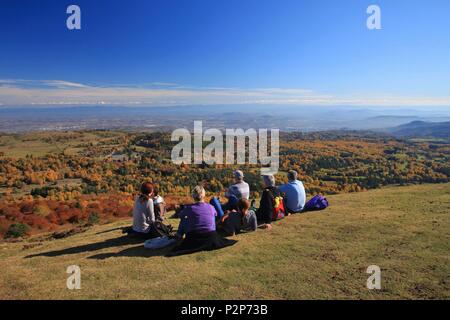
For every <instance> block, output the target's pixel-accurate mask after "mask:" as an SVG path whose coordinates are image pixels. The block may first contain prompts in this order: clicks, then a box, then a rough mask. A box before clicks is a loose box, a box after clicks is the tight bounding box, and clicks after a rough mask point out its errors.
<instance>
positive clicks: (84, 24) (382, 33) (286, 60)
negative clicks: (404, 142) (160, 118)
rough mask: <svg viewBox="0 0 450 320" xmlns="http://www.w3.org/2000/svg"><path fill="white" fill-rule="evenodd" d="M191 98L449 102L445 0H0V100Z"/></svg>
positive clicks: (448, 4)
mask: <svg viewBox="0 0 450 320" xmlns="http://www.w3.org/2000/svg"><path fill="white" fill-rule="evenodd" d="M72 4H75V5H78V6H79V7H80V9H81V30H69V29H68V28H67V27H66V19H67V18H68V17H69V14H67V13H66V9H67V7H68V6H69V5H72ZM372 4H376V5H378V6H379V7H380V9H381V26H382V29H381V30H369V29H368V28H367V26H366V20H367V18H368V17H369V14H367V12H366V10H367V8H368V6H369V5H372ZM193 104H195V105H215V104H248V105H258V104H283V105H312V106H313V105H355V106H367V105H370V106H376V105H380V106H439V107H443V108H450V1H448V0H395V1H392V0H370V1H366V0H341V1H332V0H305V1H303V0H127V1H109V0H95V1H93V0H71V1H65V0H58V1H55V0H39V1H35V0H2V1H1V2H0V106H15V105H35V106H39V105H133V106H140V105H142V106H151V105H158V106H164V105H193Z"/></svg>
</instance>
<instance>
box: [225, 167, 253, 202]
mask: <svg viewBox="0 0 450 320" xmlns="http://www.w3.org/2000/svg"><path fill="white" fill-rule="evenodd" d="M233 175H234V184H232V185H231V186H230V187H229V188H228V191H227V193H226V194H225V195H226V197H227V198H229V197H230V196H235V197H236V198H237V200H239V199H247V200H248V198H249V197H250V186H249V185H248V183H247V182H245V181H244V173H243V172H242V171H241V170H236V171H234V172H233Z"/></svg>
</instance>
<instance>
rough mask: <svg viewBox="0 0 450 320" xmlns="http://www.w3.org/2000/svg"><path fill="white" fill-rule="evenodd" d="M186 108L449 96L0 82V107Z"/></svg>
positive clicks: (443, 102)
mask: <svg viewBox="0 0 450 320" xmlns="http://www.w3.org/2000/svg"><path fill="white" fill-rule="evenodd" d="M149 85H150V87H149ZM189 104H196V105H217V104H280V105H281V104H283V105H355V106H369V105H370V106H374V105H380V106H402V105H408V106H427V105H429V106H450V97H400V96H384V97H381V96H373V97H371V96H364V97H362V96H357V95H353V96H338V95H330V94H323V93H319V92H315V91H313V90H308V89H303V88H250V89H242V88H223V87H188V86H180V85H177V84H175V83H161V82H153V83H150V84H143V85H141V86H138V85H130V86H127V85H115V86H92V85H86V84H82V83H76V82H70V81H64V80H23V79H19V80H11V79H3V80H2V79H0V105H124V106H126V105H135V106H136V105H137V106H138V105H142V106H146V105H159V106H164V105H189Z"/></svg>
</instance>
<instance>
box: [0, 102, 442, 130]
mask: <svg viewBox="0 0 450 320" xmlns="http://www.w3.org/2000/svg"><path fill="white" fill-rule="evenodd" d="M196 120H201V121H203V126H204V128H207V127H208V128H218V129H221V130H222V129H225V128H227V129H228V128H230V129H232V128H243V129H248V128H255V129H259V128H268V129H271V128H278V129H280V131H301V132H315V131H328V130H372V131H376V132H384V133H386V132H387V133H392V134H394V133H395V134H397V133H398V134H399V135H402V134H403V133H404V134H405V135H407V134H409V133H411V134H413V133H414V131H411V130H412V128H408V127H405V128H404V127H400V128H397V126H400V125H405V124H406V125H408V124H409V123H416V126H417V124H418V123H421V122H423V123H436V122H444V121H450V108H434V109H433V108H417V109H410V108H407V109H405V108H394V107H392V108H387V107H384V108H383V107H353V106H278V105H220V106H218V105H217V106H178V107H156V106H155V107H119V106H83V107H79V106H78V107H76V106H72V107H70V106H68V107H54V106H53V107H30V106H28V107H26V106H25V107H0V132H26V131H54V130H64V131H65V130H69V131H70V130H82V129H122V130H151V131H155V130H159V131H171V130H173V129H175V128H183V127H184V128H192V127H193V123H194V121H196ZM416 126H414V125H413V127H414V128H413V129H414V130H416ZM392 128H393V129H392ZM408 130H410V131H408ZM435 130H438V129H436V128H435V129H433V131H432V132H431V131H430V132H429V133H431V134H435ZM439 130H440V129H439ZM444 131H445V130H444ZM416 132H417V133H418V134H423V133H424V132H428V131H423V132H422V131H421V130H420V129H419V130H417V131H416Z"/></svg>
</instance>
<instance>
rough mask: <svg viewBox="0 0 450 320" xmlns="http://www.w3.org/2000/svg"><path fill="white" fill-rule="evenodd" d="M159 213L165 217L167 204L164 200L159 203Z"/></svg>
mask: <svg viewBox="0 0 450 320" xmlns="http://www.w3.org/2000/svg"><path fill="white" fill-rule="evenodd" d="M158 209H159V214H160V216H161V217H164V215H165V214H166V204H165V203H164V202H160V203H158Z"/></svg>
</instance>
